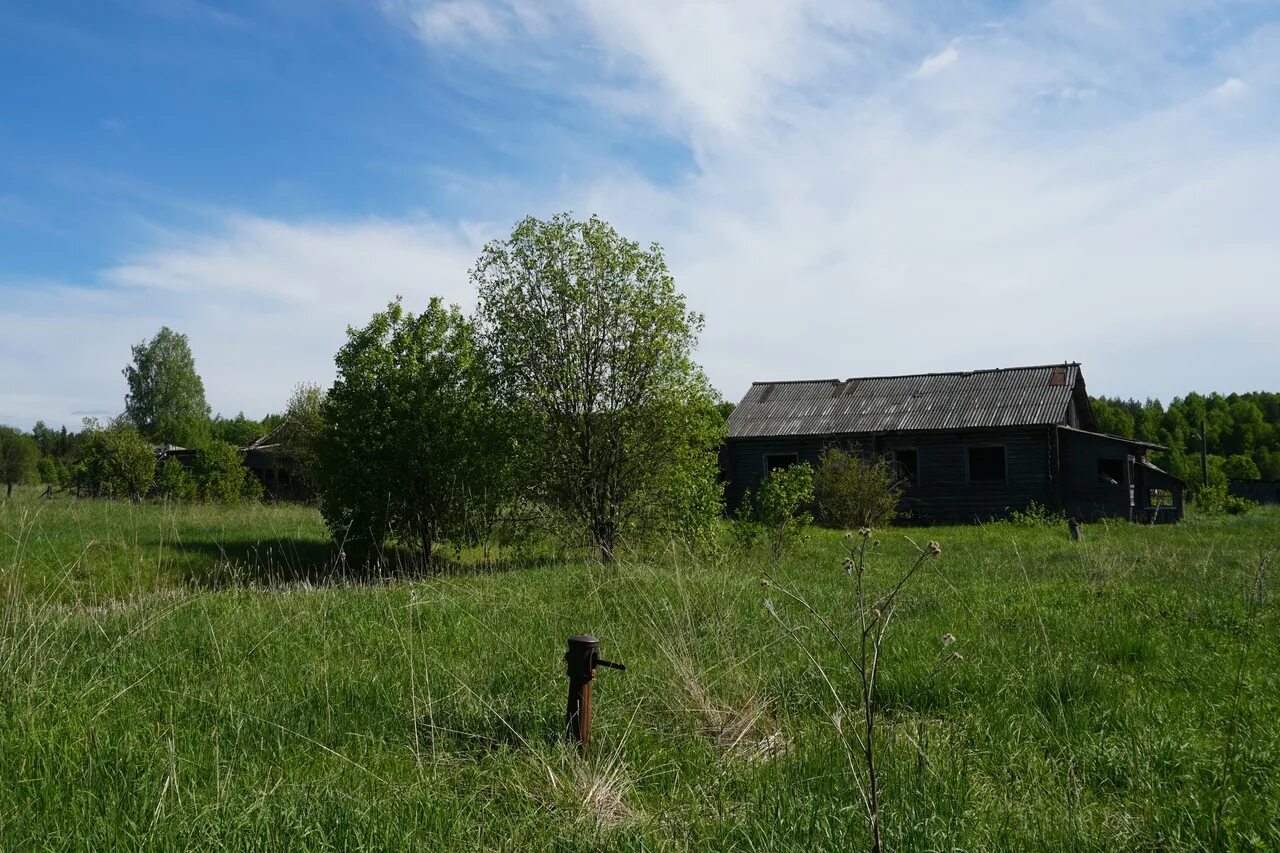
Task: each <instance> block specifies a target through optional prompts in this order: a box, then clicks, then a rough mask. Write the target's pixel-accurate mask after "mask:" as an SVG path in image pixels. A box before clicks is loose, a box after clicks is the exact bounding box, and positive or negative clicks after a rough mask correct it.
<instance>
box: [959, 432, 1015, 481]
mask: <svg viewBox="0 0 1280 853" xmlns="http://www.w3.org/2000/svg"><path fill="white" fill-rule="evenodd" d="M975 450H999V451H1000V453H1001V455H1002V456H1003V463H1002V464H1001V468H1002V469H1003V472H1004V476H1003V477H1001V478H1000V479H998V480H997V479H991V480H975V479H973V466H972V461H973V460H972V454H973V451H975ZM964 482H965V485H967V486H990V485H1006V486H1007V485H1008V484H1009V445H1007V444H996V443H994V442H992V443H984V444H966V445H965V446H964Z"/></svg>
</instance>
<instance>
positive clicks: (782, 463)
mask: <svg viewBox="0 0 1280 853" xmlns="http://www.w3.org/2000/svg"><path fill="white" fill-rule="evenodd" d="M799 461H800V454H798V453H770V454H768V455H767V456H765V458H764V472H765V474H772V473H773V472H774V471H777V470H779V469H782V468H790V467H791V466H792V465H795V464H796V463H798V462H799Z"/></svg>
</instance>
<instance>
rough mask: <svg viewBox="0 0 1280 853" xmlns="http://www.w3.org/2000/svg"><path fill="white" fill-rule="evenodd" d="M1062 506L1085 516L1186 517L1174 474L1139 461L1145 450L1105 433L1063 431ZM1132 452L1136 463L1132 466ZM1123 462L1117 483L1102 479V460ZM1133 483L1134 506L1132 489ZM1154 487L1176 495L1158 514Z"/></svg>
mask: <svg viewBox="0 0 1280 853" xmlns="http://www.w3.org/2000/svg"><path fill="white" fill-rule="evenodd" d="M1059 443H1060V456H1059V458H1060V460H1061V468H1060V471H1059V485H1060V491H1059V505H1060V507H1061V509H1062V511H1063V512H1064V513H1066V514H1067V515H1069V516H1071V517H1073V518H1078V519H1081V520H1085V519H1097V518H1127V519H1130V520H1131V521H1144V520H1151V519H1153V518H1155V519H1156V520H1161V521H1164V520H1169V521H1175V520H1177V519H1179V518H1181V517H1182V512H1183V498H1184V495H1183V491H1184V484H1183V483H1182V481H1180V480H1178V479H1177V478H1176V477H1173V476H1172V475H1169V474H1165V473H1162V472H1159V471H1153V470H1151V469H1150V468H1147V467H1145V466H1143V465H1142V464H1141V462H1142V460H1143V458H1144V457H1145V455H1146V450H1145V449H1144V448H1142V447H1140V446H1133V445H1129V444H1125V443H1123V442H1122V441H1120V440H1118V439H1113V438H1107V437H1106V436H1098V435H1084V434H1081V433H1076V432H1070V431H1066V430H1063V431H1060V432H1059ZM1130 457H1132V458H1133V460H1134V464H1133V465H1132V466H1130V465H1129V459H1130ZM1103 459H1106V460H1114V461H1117V462H1120V463H1121V465H1122V470H1123V471H1124V477H1123V478H1121V481H1120V482H1119V483H1118V484H1116V485H1111V484H1109V483H1103V482H1101V481H1100V480H1099V479H1098V461H1099V460H1103ZM1131 485H1132V487H1133V502H1132V506H1131V505H1130V499H1129V488H1130V486H1131ZM1151 489H1165V490H1167V491H1170V492H1171V493H1172V495H1173V498H1174V505H1173V506H1172V507H1165V508H1162V509H1161V510H1160V512H1159V513H1156V512H1155V510H1156V507H1155V506H1153V505H1152V503H1151V501H1150V490H1151Z"/></svg>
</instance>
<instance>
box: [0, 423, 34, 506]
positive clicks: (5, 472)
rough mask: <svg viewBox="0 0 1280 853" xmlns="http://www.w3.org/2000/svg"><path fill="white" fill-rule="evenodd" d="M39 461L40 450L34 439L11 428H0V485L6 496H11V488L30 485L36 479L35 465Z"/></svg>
mask: <svg viewBox="0 0 1280 853" xmlns="http://www.w3.org/2000/svg"><path fill="white" fill-rule="evenodd" d="M39 461H40V448H39V446H38V445H37V444H36V442H35V439H33V438H32V437H31V436H29V435H27V434H26V433H23V432H19V431H18V430H16V429H14V428H13V427H7V426H0V483H3V484H4V486H5V493H6V495H9V496H12V495H13V487H14V486H17V485H21V484H24V483H30V482H31V481H32V480H34V479H35V478H36V473H37V472H36V465H37V464H38V463H39Z"/></svg>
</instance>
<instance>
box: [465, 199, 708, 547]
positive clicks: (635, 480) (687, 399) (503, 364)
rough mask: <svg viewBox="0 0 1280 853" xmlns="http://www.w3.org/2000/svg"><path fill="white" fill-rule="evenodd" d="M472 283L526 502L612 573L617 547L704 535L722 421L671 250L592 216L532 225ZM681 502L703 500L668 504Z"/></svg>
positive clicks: (482, 266) (491, 248)
mask: <svg viewBox="0 0 1280 853" xmlns="http://www.w3.org/2000/svg"><path fill="white" fill-rule="evenodd" d="M471 276H472V280H473V281H474V282H475V284H476V286H477V288H478V290H479V302H478V316H479V322H480V325H481V328H482V330H483V335H484V341H485V344H486V347H487V349H488V350H489V353H490V354H491V357H492V358H493V361H494V365H495V373H496V376H497V379H498V381H499V383H500V389H501V395H502V399H504V400H506V401H508V402H509V403H510V404H511V406H512V407H513V408H514V410H515V415H516V421H515V422H516V423H517V424H518V425H519V427H520V429H519V432H518V439H519V441H520V444H521V453H520V455H519V461H520V462H521V463H522V470H521V471H520V482H521V483H522V484H523V485H524V486H525V489H524V491H525V493H526V494H527V495H528V496H529V497H531V498H532V499H533V500H535V501H538V502H541V503H545V504H546V505H548V506H549V507H551V508H552V509H553V510H554V511H555V512H557V513H559V514H562V515H564V516H565V517H567V518H570V519H572V520H573V521H574V522H575V523H576V524H577V525H579V526H580V527H581V528H582V529H583V530H584V531H585V532H586V533H587V535H589V536H590V537H591V538H592V540H593V541H594V542H595V544H596V545H597V547H598V548H599V550H600V553H601V556H602V558H603V559H605V560H609V559H611V558H612V556H613V554H614V551H615V547H616V542H617V540H618V539H619V537H625V536H627V535H629V534H640V535H644V534H646V533H651V532H654V531H655V530H660V529H663V528H668V527H679V528H688V529H696V530H705V529H706V525H707V524H709V523H710V519H711V518H713V517H714V514H713V507H714V506H716V505H717V504H718V500H716V499H713V497H714V494H715V493H714V490H713V487H712V486H710V485H709V478H712V477H713V476H714V471H715V458H716V453H717V450H718V446H719V442H720V439H721V436H722V435H723V429H724V427H723V418H722V417H721V415H720V414H719V413H718V412H717V411H716V409H715V406H714V402H715V399H716V396H715V393H714V392H713V391H712V389H711V386H710V384H709V383H708V382H707V379H706V377H705V376H704V375H703V373H702V370H701V369H700V368H699V367H698V365H697V364H696V363H694V361H693V349H694V347H695V345H696V343H697V339H698V334H699V333H700V332H701V330H702V322H703V321H702V317H701V316H700V315H698V314H696V313H692V312H690V311H688V310H687V308H686V306H685V300H684V297H683V296H681V295H680V294H679V293H678V292H677V291H676V288H675V282H674V280H673V279H672V277H671V274H670V273H669V272H668V270H667V265H666V261H665V259H664V257H663V255H662V250H661V249H660V247H658V246H657V245H656V244H654V245H652V246H650V247H649V248H648V249H642V248H641V247H640V246H639V245H638V244H637V243H635V242H633V241H631V240H627V239H626V238H624V237H622V236H621V235H620V234H618V232H617V231H615V230H614V229H613V228H612V227H611V226H610V225H609V224H608V223H606V222H604V221H602V220H600V219H598V218H595V217H592V218H591V219H590V220H588V221H586V222H580V221H577V220H574V219H573V218H572V217H571V216H570V215H568V214H560V215H557V216H554V217H552V218H551V219H548V220H539V219H535V218H533V217H530V218H527V219H525V220H523V221H522V222H520V223H519V224H517V225H516V227H515V230H514V231H513V232H512V233H511V236H510V238H508V239H507V240H503V241H495V242H493V243H490V244H489V245H487V246H486V247H485V249H484V251H483V253H482V254H481V256H480V259H479V260H478V261H477V262H476V265H475V267H474V269H473V270H472V273H471ZM673 490H675V491H677V492H679V493H682V494H686V495H689V496H695V495H696V496H697V497H696V498H693V499H690V500H673V501H668V500H664V499H662V498H661V496H663V495H665V494H670V493H671V492H672V491H673ZM681 516H684V517H683V518H682V517H681Z"/></svg>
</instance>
